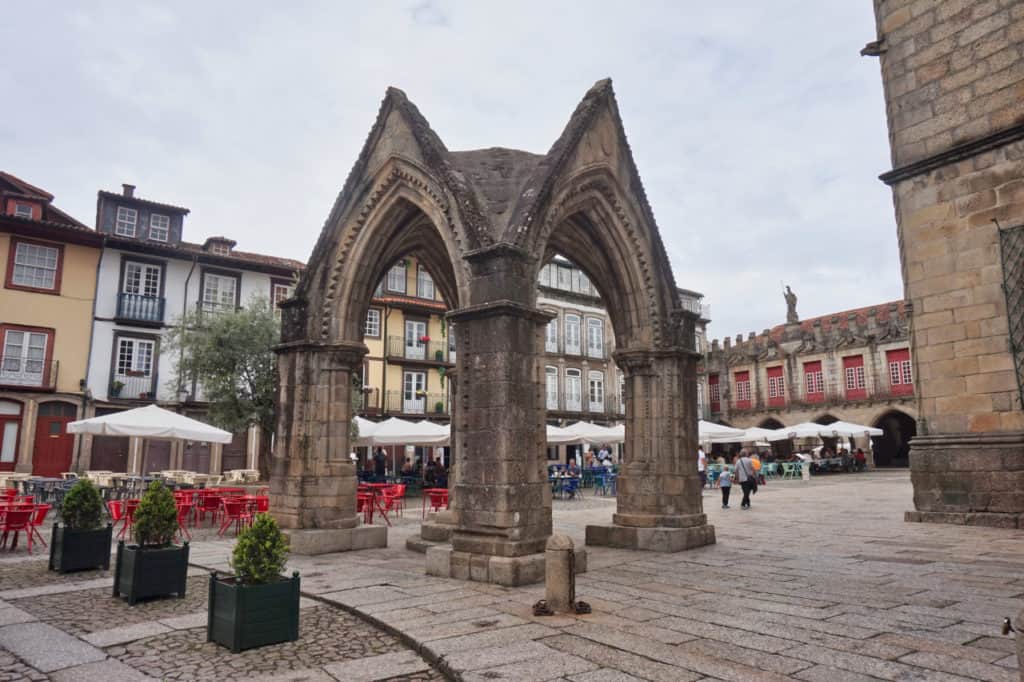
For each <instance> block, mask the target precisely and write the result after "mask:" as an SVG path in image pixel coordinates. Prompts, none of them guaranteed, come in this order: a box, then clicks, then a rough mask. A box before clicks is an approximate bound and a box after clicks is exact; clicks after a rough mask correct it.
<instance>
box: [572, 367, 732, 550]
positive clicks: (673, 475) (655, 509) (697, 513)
mask: <svg viewBox="0 0 1024 682" xmlns="http://www.w3.org/2000/svg"><path fill="white" fill-rule="evenodd" d="M615 361H616V362H617V363H618V364H619V366H620V367H621V368H622V369H623V371H624V373H625V375H626V378H625V382H626V384H625V389H626V443H625V446H626V464H624V465H623V466H622V468H621V470H620V472H619V480H618V500H617V513H616V514H615V515H614V516H613V517H612V524H610V525H593V526H587V530H586V538H587V544H588V545H602V546H611V547H625V548H629V549H646V550H654V551H661V552H677V551H680V550H684V549H690V548H692V547H699V546H701V545H708V544H713V543H714V542H715V529H714V526H709V525H708V523H707V517H706V516H705V514H704V509H703V504H702V500H701V483H700V478H699V476H698V474H697V454H696V453H697V420H696V415H697V412H696V398H697V396H696V356H695V354H694V353H693V352H691V351H688V350H683V349H672V350H664V351H654V350H630V349H624V350H620V351H618V352H616V353H615Z"/></svg>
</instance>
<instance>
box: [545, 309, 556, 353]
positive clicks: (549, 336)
mask: <svg viewBox="0 0 1024 682" xmlns="http://www.w3.org/2000/svg"><path fill="white" fill-rule="evenodd" d="M544 350H545V351H547V352H548V353H557V352H558V318H557V317H556V318H554V319H552V320H551V321H550V322H548V326H547V327H546V328H545V330H544Z"/></svg>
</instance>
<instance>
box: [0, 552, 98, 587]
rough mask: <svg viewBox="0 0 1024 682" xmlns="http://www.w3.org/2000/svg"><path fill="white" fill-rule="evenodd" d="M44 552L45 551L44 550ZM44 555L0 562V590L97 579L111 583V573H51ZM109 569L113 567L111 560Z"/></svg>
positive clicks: (37, 554)
mask: <svg viewBox="0 0 1024 682" xmlns="http://www.w3.org/2000/svg"><path fill="white" fill-rule="evenodd" d="M44 551H46V550H44ZM45 556H46V555H42V556H40V555H39V553H36V555H35V557H34V558H32V559H30V560H25V558H24V557H18V559H21V560H14V561H11V560H7V561H3V562H0V590H3V591H6V590H15V589H25V588H29V587H40V586H43V585H54V584H63V585H66V584H69V583H79V582H85V581H89V580H96V579H97V578H110V580H111V581H113V579H114V578H113V576H114V573H113V571H112V570H111V571H103V570H97V571H76V572H73V573H64V574H60V573H56V572H54V571H51V570H50V569H49V567H48V563H49V562H48V561H47V559H46V558H45ZM111 567H113V560H111Z"/></svg>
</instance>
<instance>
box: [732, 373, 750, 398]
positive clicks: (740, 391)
mask: <svg viewBox="0 0 1024 682" xmlns="http://www.w3.org/2000/svg"><path fill="white" fill-rule="evenodd" d="M735 381H736V402H737V403H749V402H751V401H750V375H749V374H748V375H747V378H746V380H745V381H740V380H739V379H735Z"/></svg>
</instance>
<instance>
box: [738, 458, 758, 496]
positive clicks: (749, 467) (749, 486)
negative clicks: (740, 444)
mask: <svg viewBox="0 0 1024 682" xmlns="http://www.w3.org/2000/svg"><path fill="white" fill-rule="evenodd" d="M736 480H737V481H738V482H739V484H740V488H742V489H743V500H742V501H741V502H740V509H750V494H751V493H755V492H757V474H756V473H754V463H753V462H752V461H751V460H750V456H749V455H748V454H747V451H746V450H740V456H739V457H737V458H736Z"/></svg>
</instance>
